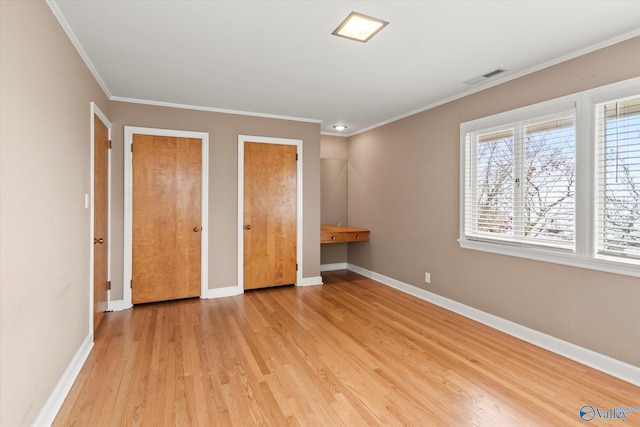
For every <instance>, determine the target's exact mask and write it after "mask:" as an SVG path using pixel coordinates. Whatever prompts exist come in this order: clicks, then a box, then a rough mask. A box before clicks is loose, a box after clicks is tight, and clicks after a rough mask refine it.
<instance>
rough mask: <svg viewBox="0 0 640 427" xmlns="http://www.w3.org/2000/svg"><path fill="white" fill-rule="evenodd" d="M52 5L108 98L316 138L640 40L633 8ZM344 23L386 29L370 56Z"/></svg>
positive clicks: (624, 4)
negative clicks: (256, 120) (370, 19)
mask: <svg viewBox="0 0 640 427" xmlns="http://www.w3.org/2000/svg"><path fill="white" fill-rule="evenodd" d="M49 5H50V6H51V8H52V10H53V11H54V13H56V14H57V16H58V19H60V20H61V23H62V24H63V26H65V27H66V30H67V32H68V33H69V34H70V37H71V38H72V40H74V39H75V40H74V43H76V47H78V48H79V50H80V52H81V54H82V55H83V56H84V58H85V61H87V63H88V65H89V67H90V68H92V70H93V72H94V74H95V75H96V78H97V79H98V81H99V82H100V83H101V85H102V86H103V88H104V89H105V91H106V92H107V95H109V96H110V97H111V98H112V99H128V100H139V101H144V102H152V103H162V104H183V105H188V106H195V107H202V108H206V109H215V110H231V111H236V112H247V113H256V114H258V115H268V116H271V115H273V116H284V117H291V118H303V119H312V120H317V121H322V131H323V132H325V133H336V132H335V131H334V129H333V128H332V126H333V125H335V124H337V123H344V124H346V125H347V126H348V129H347V130H346V131H345V132H344V133H345V134H353V133H357V132H358V131H361V130H363V129H367V128H370V127H373V126H375V125H378V124H380V123H383V122H387V121H390V120H392V119H394V118H397V117H400V116H404V115H407V113H409V112H414V111H417V110H421V109H424V108H425V107H427V106H430V105H434V104H437V103H440V102H442V101H443V100H446V99H451V98H455V97H458V96H460V95H461V94H463V93H469V92H470V91H475V90H478V89H479V87H478V86H474V87H471V86H468V85H465V84H463V83H462V82H463V81H465V80H469V79H471V78H473V77H476V76H478V75H481V74H485V73H487V72H489V71H492V70H494V69H496V68H498V67H502V68H505V69H507V70H508V72H507V73H504V74H503V75H501V76H500V77H497V78H496V80H495V81H489V82H485V83H484V86H485V87H486V86H488V85H490V84H491V83H493V84H495V83H496V82H497V81H503V80H505V79H509V78H514V77H515V76H517V75H522V74H523V73H526V72H529V71H532V70H534V69H538V68H540V67H541V66H545V65H549V64H552V63H556V62H558V61H559V60H561V59H567V58H570V57H572V56H575V55H576V54H578V53H584V52H588V51H590V50H593V49H594V48H595V47H602V46H605V45H608V44H611V43H613V42H614V41H620V40H624V39H627V38H630V37H632V36H637V35H640V1H612V0H608V1H186V0H182V1H149V0H144V1H129V0H112V1H109V0H102V1H78V0H50V1H49ZM351 11H356V12H360V13H363V14H367V15H371V16H374V17H376V18H380V19H383V20H385V21H388V22H389V25H388V26H387V27H386V28H384V29H383V30H382V31H381V32H380V33H379V34H377V35H376V36H375V37H373V39H371V40H370V41H369V42H368V43H366V44H363V43H359V42H355V41H351V40H347V39H344V38H340V37H336V36H332V35H331V32H332V31H333V30H334V29H335V28H336V27H337V26H338V25H339V24H340V22H341V21H342V20H343V19H344V18H345V17H346V16H347V15H348V14H349V13H350V12H351ZM65 21H66V22H65ZM638 58H640V52H639V53H638V57H636V58H629V60H630V61H638V60H639V59H638ZM498 79H499V80H498ZM480 87H483V86H480Z"/></svg>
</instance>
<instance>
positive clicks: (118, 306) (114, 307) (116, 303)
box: [109, 299, 133, 311]
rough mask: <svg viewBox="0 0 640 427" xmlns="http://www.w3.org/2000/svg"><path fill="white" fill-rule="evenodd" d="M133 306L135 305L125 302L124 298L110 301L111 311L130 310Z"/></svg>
mask: <svg viewBox="0 0 640 427" xmlns="http://www.w3.org/2000/svg"><path fill="white" fill-rule="evenodd" d="M131 307H133V306H132V305H131V304H125V303H124V300H122V299H117V300H113V301H109V311H122V310H128V309H130V308H131Z"/></svg>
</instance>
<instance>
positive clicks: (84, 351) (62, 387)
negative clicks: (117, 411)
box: [32, 333, 93, 427]
mask: <svg viewBox="0 0 640 427" xmlns="http://www.w3.org/2000/svg"><path fill="white" fill-rule="evenodd" d="M92 348H93V333H89V334H88V335H87V336H86V337H85V339H84V341H83V342H82V344H80V348H78V351H76V354H75V355H74V356H73V358H72V359H71V362H70V363H69V365H68V366H67V369H65V371H64V373H63V374H62V377H60V380H59V381H58V383H57V384H56V386H55V387H54V389H53V391H52V392H51V394H50V395H49V398H48V399H47V401H46V402H45V404H44V406H43V407H42V409H40V412H39V413H38V416H37V417H36V419H35V421H34V422H33V424H32V425H33V426H34V427H36V426H50V425H51V424H53V420H55V418H56V415H58V411H60V408H61V407H62V404H63V403H64V400H65V399H66V398H67V395H68V394H69V391H70V390H71V386H73V383H74V382H75V380H76V378H78V375H79V374H80V370H81V369H82V366H83V365H84V363H85V362H86V360H87V358H88V357H89V353H91V349H92Z"/></svg>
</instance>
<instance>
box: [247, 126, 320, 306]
mask: <svg viewBox="0 0 640 427" xmlns="http://www.w3.org/2000/svg"><path fill="white" fill-rule="evenodd" d="M245 142H257V143H262V144H281V145H294V146H295V147H296V154H297V156H298V161H297V162H296V167H297V168H296V175H297V186H298V188H297V193H298V194H297V198H298V200H297V202H298V203H297V220H296V222H297V227H296V234H297V239H296V240H297V241H296V258H297V259H296V262H297V264H298V271H297V272H296V286H304V285H302V282H303V279H302V271H303V270H304V269H303V258H302V243H303V239H302V232H303V227H302V225H303V223H304V220H303V218H304V217H303V216H302V194H303V191H302V185H303V184H302V171H303V168H302V165H303V162H304V154H303V153H304V150H303V144H302V140H301V139H287V138H272V137H266V136H252V135H238V224H237V228H238V258H237V259H238V265H237V268H238V285H237V286H238V290H239V291H240V293H242V292H244V143H245ZM321 281H322V280H321Z"/></svg>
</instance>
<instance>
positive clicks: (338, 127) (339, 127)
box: [333, 125, 347, 131]
mask: <svg viewBox="0 0 640 427" xmlns="http://www.w3.org/2000/svg"><path fill="white" fill-rule="evenodd" d="M333 128H334V129H335V130H340V131H342V130H345V129H346V128H347V127H346V126H345V125H335V126H334V127H333Z"/></svg>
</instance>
